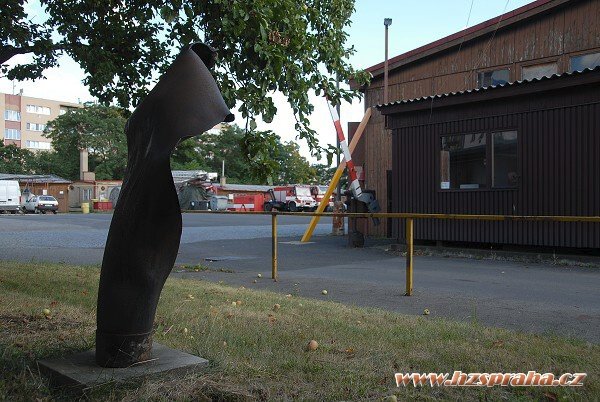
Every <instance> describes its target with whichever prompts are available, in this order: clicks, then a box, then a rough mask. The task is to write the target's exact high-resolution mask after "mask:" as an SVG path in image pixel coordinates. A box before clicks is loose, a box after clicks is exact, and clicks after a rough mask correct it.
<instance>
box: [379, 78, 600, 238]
mask: <svg viewBox="0 0 600 402" xmlns="http://www.w3.org/2000/svg"><path fill="white" fill-rule="evenodd" d="M466 96H468V95H466ZM389 119H390V126H391V127H392V128H393V170H394V178H393V179H394V187H393V200H394V201H393V207H394V211H401V212H418V213H463V214H501V215H579V216H600V161H599V159H600V86H598V85H595V86H590V87H587V88H583V87H579V88H577V89H569V90H561V91H554V93H553V94H544V95H542V96H524V97H520V98H507V99H505V100H497V101H494V102H485V103H483V102H481V103H478V104H464V105H461V106H456V107H452V108H446V109H445V110H444V109H441V110H436V109H434V110H433V111H426V112H425V111H423V112H414V113H411V114H406V115H404V116H402V117H401V118H400V117H397V116H396V115H392V116H390V117H389ZM428 122H431V123H428ZM501 129H517V130H518V141H519V144H518V160H519V164H520V166H519V170H520V174H521V180H520V184H519V187H518V188H516V189H512V190H474V191H464V190H462V191H460V190H459V191H442V190H439V174H438V171H439V158H438V157H437V156H438V155H439V149H440V148H439V147H440V137H441V136H442V135H447V134H458V133H462V134H467V133H472V132H481V131H491V130H501ZM394 230H395V232H394V234H395V236H397V237H398V238H399V239H400V241H404V228H403V222H399V221H396V222H395V225H394ZM415 238H416V239H420V240H440V241H465V242H477V243H501V244H518V245H532V246H554V247H577V248H600V225H599V224H592V223H546V222H483V221H440V220H419V221H417V222H416V223H415Z"/></svg>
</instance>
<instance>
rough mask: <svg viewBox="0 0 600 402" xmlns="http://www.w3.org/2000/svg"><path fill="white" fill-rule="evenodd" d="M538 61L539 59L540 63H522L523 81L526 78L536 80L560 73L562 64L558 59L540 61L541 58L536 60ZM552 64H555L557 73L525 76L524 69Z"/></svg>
mask: <svg viewBox="0 0 600 402" xmlns="http://www.w3.org/2000/svg"><path fill="white" fill-rule="evenodd" d="M536 61H538V63H525V64H521V80H522V81H524V80H527V81H531V80H534V79H537V80H539V79H541V78H544V77H546V78H547V77H551V76H553V75H556V74H560V65H559V63H558V60H555V59H551V60H545V61H540V60H536ZM550 64H554V65H555V66H556V72H555V73H552V74H550V75H544V76H542V77H535V78H523V70H524V69H528V68H534V67H541V66H547V65H550Z"/></svg>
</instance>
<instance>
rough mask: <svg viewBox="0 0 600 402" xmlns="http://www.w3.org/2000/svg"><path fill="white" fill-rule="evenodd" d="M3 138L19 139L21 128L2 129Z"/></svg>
mask: <svg viewBox="0 0 600 402" xmlns="http://www.w3.org/2000/svg"><path fill="white" fill-rule="evenodd" d="M4 139H7V140H20V139H21V130H17V129H16V128H5V129H4Z"/></svg>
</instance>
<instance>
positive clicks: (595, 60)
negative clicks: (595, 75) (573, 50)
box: [571, 52, 600, 71]
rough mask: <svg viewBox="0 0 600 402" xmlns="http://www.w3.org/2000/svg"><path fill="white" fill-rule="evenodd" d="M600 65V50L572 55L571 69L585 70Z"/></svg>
mask: <svg viewBox="0 0 600 402" xmlns="http://www.w3.org/2000/svg"><path fill="white" fill-rule="evenodd" d="M598 66H600V52H598V53H589V54H582V55H579V56H573V57H571V71H583V70H585V69H586V68H594V67H598Z"/></svg>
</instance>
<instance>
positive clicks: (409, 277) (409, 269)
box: [404, 218, 413, 296]
mask: <svg viewBox="0 0 600 402" xmlns="http://www.w3.org/2000/svg"><path fill="white" fill-rule="evenodd" d="M412 290H413V219H412V218H408V219H406V293H405V294H404V295H405V296H411V295H412Z"/></svg>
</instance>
